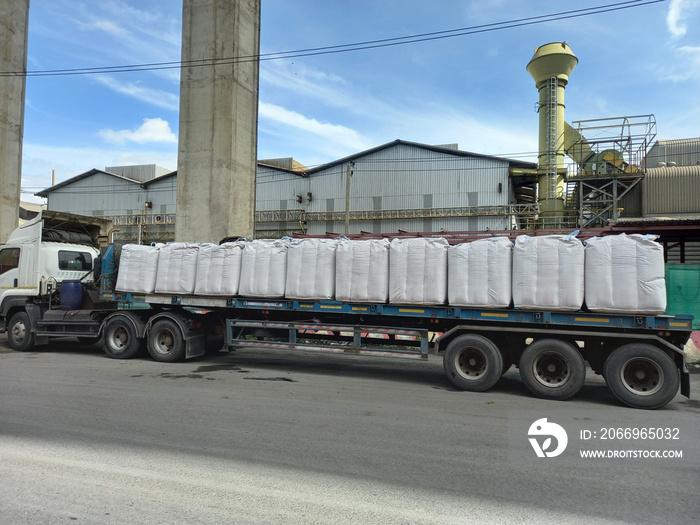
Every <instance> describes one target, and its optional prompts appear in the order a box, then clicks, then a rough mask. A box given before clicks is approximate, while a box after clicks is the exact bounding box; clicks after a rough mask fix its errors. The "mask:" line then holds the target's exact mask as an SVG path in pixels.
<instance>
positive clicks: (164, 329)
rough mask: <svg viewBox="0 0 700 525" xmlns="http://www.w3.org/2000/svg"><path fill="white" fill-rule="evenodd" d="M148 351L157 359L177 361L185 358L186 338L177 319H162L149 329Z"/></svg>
mask: <svg viewBox="0 0 700 525" xmlns="http://www.w3.org/2000/svg"><path fill="white" fill-rule="evenodd" d="M147 340H148V353H149V354H151V357H152V358H153V359H154V360H155V361H160V362H162V363H175V362H176V361H182V360H183V359H184V358H185V338H184V337H183V336H182V331H181V330H180V327H179V326H178V324H177V323H176V322H175V321H172V320H170V319H161V320H160V321H156V322H155V323H153V326H151V328H150V330H149V331H148V339H147Z"/></svg>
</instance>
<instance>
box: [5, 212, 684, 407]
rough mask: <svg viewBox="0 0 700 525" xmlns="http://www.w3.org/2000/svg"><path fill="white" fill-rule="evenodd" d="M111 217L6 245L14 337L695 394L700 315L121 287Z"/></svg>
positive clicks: (13, 340) (633, 393)
mask: <svg viewBox="0 0 700 525" xmlns="http://www.w3.org/2000/svg"><path fill="white" fill-rule="evenodd" d="M110 229H111V223H109V222H108V221H104V220H101V219H96V218H92V217H80V216H75V215H72V214H65V213H56V212H47V211H44V212H43V213H42V214H40V215H39V216H37V217H36V218H35V219H32V220H31V221H29V222H27V223H26V224H24V225H23V226H21V227H19V228H18V229H17V230H16V231H15V232H13V234H12V235H11V237H10V239H9V242H8V243H7V244H6V245H4V246H2V247H0V331H2V332H5V331H6V332H7V334H8V343H9V345H10V347H12V348H13V349H15V350H18V351H22V350H28V349H30V348H32V347H34V346H38V345H45V344H48V343H49V341H50V339H51V338H55V337H77V338H78V339H79V340H81V341H85V342H97V341H98V340H99V339H102V348H103V350H104V351H105V353H106V354H107V355H108V356H109V357H111V358H115V359H128V358H131V357H134V356H136V355H137V354H138V353H139V352H140V351H141V350H143V349H144V347H146V348H147V349H148V352H149V354H150V355H151V357H152V358H153V359H155V360H157V361H162V362H173V361H179V360H182V359H187V358H190V357H197V356H201V355H204V353H205V348H206V346H207V343H208V341H209V340H210V339H211V338H212V337H213V336H215V335H218V336H219V337H223V339H224V345H225V347H227V348H228V349H229V350H231V349H234V348H235V347H236V346H252V347H258V348H270V349H275V348H283V349H292V350H304V351H315V352H333V353H343V354H354V355H368V356H382V357H398V358H411V359H421V360H426V359H428V355H429V354H437V355H441V356H443V363H444V369H445V373H446V376H447V378H448V379H449V381H450V382H451V383H452V384H453V385H454V386H456V387H457V388H460V389H462V390H470V391H485V390H488V389H489V388H491V387H492V386H493V385H494V384H495V383H496V382H497V381H498V380H499V379H500V377H501V376H502V375H503V374H504V373H505V372H506V371H507V370H508V369H509V368H510V367H511V365H513V364H515V365H516V366H518V367H519V368H520V375H521V377H522V380H523V383H524V384H525V385H526V386H527V387H528V389H529V390H530V391H531V392H533V393H534V394H535V395H537V396H539V397H542V398H546V399H559V400H561V399H567V398H570V397H572V396H574V395H575V394H576V393H577V392H578V391H579V389H580V388H581V387H582V386H583V383H584V381H585V377H586V369H587V367H586V362H587V363H588V365H589V366H590V368H591V369H592V370H593V371H594V372H595V373H597V374H602V375H603V376H604V377H605V379H606V382H607V384H608V386H609V387H610V389H611V391H612V392H613V394H614V395H615V396H616V397H617V398H618V399H619V400H620V401H621V402H623V403H624V404H626V405H629V406H632V407H636V408H659V407H661V406H664V405H665V404H666V403H668V402H669V401H670V400H672V399H673V398H674V397H675V395H676V394H677V393H678V390H679V387H680V391H681V393H682V394H683V395H685V396H689V395H690V379H689V375H688V370H687V368H686V364H685V354H684V352H683V347H684V345H685V343H686V342H687V340H688V338H689V337H690V333H691V331H692V316H687V315H676V316H668V315H642V314H632V315H625V314H622V313H612V314H607V313H599V312H598V313H589V312H584V311H577V312H562V311H546V310H543V311H537V310H522V309H517V308H500V309H486V308H463V307H456V306H451V305H439V306H417V305H410V306H407V305H400V304H376V303H367V304H364V303H355V302H353V303H350V302H343V301H336V300H293V299H286V298H281V299H261V298H256V297H239V296H231V297H228V296H219V297H211V296H199V295H179V294H162V293H161V294H155V293H154V294H144V295H134V294H129V293H120V292H115V291H114V289H115V283H116V280H117V272H118V253H117V250H116V249H115V246H114V244H111V243H110V242H109V241H110V239H109V237H110Z"/></svg>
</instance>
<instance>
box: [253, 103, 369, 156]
mask: <svg viewBox="0 0 700 525" xmlns="http://www.w3.org/2000/svg"><path fill="white" fill-rule="evenodd" d="M258 111H259V113H260V117H262V118H266V119H269V120H272V121H275V122H278V123H281V124H284V125H286V126H290V127H293V128H296V129H298V130H302V131H307V132H309V133H312V134H314V135H319V136H322V137H324V138H325V139H326V140H330V141H332V142H335V143H338V144H343V145H345V146H347V147H350V148H357V149H363V148H365V147H367V141H366V139H364V138H363V137H362V136H361V135H360V134H359V133H357V132H356V131H355V130H353V129H350V128H347V127H345V126H339V125H337V124H327V123H323V122H319V121H318V120H316V119H313V118H309V117H305V116H304V115H301V114H299V113H296V112H294V111H289V110H287V109H284V108H283V107H280V106H276V105H274V104H268V103H265V102H260V104H259V109H258Z"/></svg>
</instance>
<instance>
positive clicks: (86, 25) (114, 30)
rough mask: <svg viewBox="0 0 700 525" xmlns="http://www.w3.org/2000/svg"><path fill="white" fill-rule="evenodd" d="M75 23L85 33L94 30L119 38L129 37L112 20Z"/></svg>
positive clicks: (126, 32)
mask: <svg viewBox="0 0 700 525" xmlns="http://www.w3.org/2000/svg"><path fill="white" fill-rule="evenodd" d="M77 23H78V25H79V27H80V28H81V29H83V30H87V31H90V30H94V29H96V30H98V31H104V32H105V33H108V34H110V35H112V36H116V37H119V38H123V37H125V36H128V35H129V32H128V31H127V30H126V29H124V28H123V27H121V26H120V25H119V24H117V23H116V22H113V21H112V20H105V19H94V20H92V21H91V22H80V21H78V22H77Z"/></svg>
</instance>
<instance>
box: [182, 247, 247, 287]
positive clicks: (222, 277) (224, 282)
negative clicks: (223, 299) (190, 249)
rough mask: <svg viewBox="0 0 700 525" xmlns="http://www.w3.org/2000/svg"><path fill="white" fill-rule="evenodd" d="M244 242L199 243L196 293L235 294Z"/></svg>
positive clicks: (239, 275) (238, 282) (239, 277)
mask: <svg viewBox="0 0 700 525" xmlns="http://www.w3.org/2000/svg"><path fill="white" fill-rule="evenodd" d="M244 245H245V242H243V241H236V242H227V243H224V244H221V245H218V244H201V245H200V246H199V256H198V258H197V279H196V281H197V282H196V284H195V287H194V293H195V294H197V295H237V294H238V287H239V284H240V282H241V261H242V259H243V246H244Z"/></svg>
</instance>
